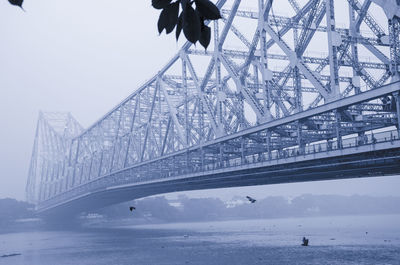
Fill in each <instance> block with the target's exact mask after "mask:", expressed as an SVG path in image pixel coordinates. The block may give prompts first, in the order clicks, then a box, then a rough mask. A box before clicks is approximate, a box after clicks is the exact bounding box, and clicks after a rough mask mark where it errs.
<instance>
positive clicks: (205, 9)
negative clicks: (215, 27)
mask: <svg viewBox="0 0 400 265" xmlns="http://www.w3.org/2000/svg"><path fill="white" fill-rule="evenodd" d="M194 2H195V3H196V9H197V10H198V11H199V12H200V14H202V15H203V16H204V17H205V18H206V19H211V20H216V19H220V18H221V14H220V12H219V9H218V7H216V6H215V5H214V4H213V3H212V2H210V1H209V0H194Z"/></svg>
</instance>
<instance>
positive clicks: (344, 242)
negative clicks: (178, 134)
mask: <svg viewBox="0 0 400 265" xmlns="http://www.w3.org/2000/svg"><path fill="white" fill-rule="evenodd" d="M303 236H305V237H307V238H309V240H310V246H308V247H302V246H301V245H300V244H301V239H302V237H303ZM11 253H20V254H21V255H18V256H13V257H4V258H1V257H0V264H7V265H20V264H24V265H25V264H27V265H28V264H29V265H67V264H74V265H75V264H85V265H86V264H94V265H103V264H104V265H130V264H149V265H150V264H168V265H169V264H246V265H247V264H341V265H342V264H371V265H377V264H396V265H400V215H382V216H356V217H354V216H342V217H318V218H293V219H269V220H241V221H222V222H203V223H174V224H157V225H155V224H152V225H136V226H118V227H115V226H113V227H107V228H85V229H79V230H72V231H40V232H21V233H5V234H0V256H2V255H4V254H11Z"/></svg>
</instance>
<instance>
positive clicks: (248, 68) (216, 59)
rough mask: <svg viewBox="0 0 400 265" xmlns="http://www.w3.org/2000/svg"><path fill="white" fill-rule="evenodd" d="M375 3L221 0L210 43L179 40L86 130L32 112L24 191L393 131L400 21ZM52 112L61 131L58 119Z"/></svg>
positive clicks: (166, 172)
mask: <svg viewBox="0 0 400 265" xmlns="http://www.w3.org/2000/svg"><path fill="white" fill-rule="evenodd" d="M225 2H227V3H226V4H225ZM243 2H247V1H243ZM336 2H342V3H345V4H346V6H347V7H348V25H349V26H348V27H341V26H339V25H338V24H337V23H336V22H335V21H336V17H337V14H335V12H336V13H337V11H338V9H337V8H335V7H334V5H335V3H336ZM373 2H375V3H374V4H371V0H364V1H361V2H360V1H358V0H347V1H345V0H335V1H334V0H309V1H307V2H306V3H305V4H304V5H300V3H297V1H296V0H289V1H288V3H287V5H290V6H291V7H292V8H293V12H292V13H293V16H281V15H278V14H279V8H280V6H284V4H283V2H281V1H275V2H272V1H271V0H258V2H255V3H256V5H255V8H256V9H258V10H248V9H247V10H246V9H243V8H241V4H242V3H241V1H240V0H233V1H219V2H218V3H217V5H218V6H219V7H221V10H222V14H223V19H222V20H221V21H218V22H215V23H214V25H213V26H214V31H213V32H214V34H213V42H214V44H213V45H210V47H213V50H212V51H210V50H208V51H204V50H202V49H200V48H199V47H197V48H195V47H194V46H192V45H190V44H189V43H186V44H185V45H184V46H183V47H182V49H181V50H180V52H179V53H178V54H177V55H175V56H174V57H173V58H172V60H171V61H170V62H169V63H168V64H167V65H166V66H165V67H164V68H162V69H161V70H160V71H159V72H158V74H157V75H156V76H154V77H153V78H151V79H150V80H149V81H147V82H146V83H145V84H144V85H143V86H141V87H140V88H139V89H137V90H136V92H134V93H133V94H132V95H131V96H129V97H128V98H127V99H125V100H124V101H123V102H122V103H120V104H119V105H118V106H116V107H115V108H114V109H113V110H111V111H110V112H109V113H107V114H106V115H105V116H104V117H103V118H101V119H100V120H99V121H98V122H96V123H95V124H93V125H92V126H91V127H90V128H88V129H86V130H84V131H81V128H80V126H79V125H78V124H77V123H76V122H75V121H74V120H73V119H72V118H71V116H70V115H67V116H65V115H64V116H62V115H61V118H60V116H58V115H59V114H57V115H56V114H54V115H55V116H54V117H53V116H50V115H48V114H45V113H42V114H41V115H40V117H39V121H38V127H37V131H36V137H35V144H34V150H33V155H32V160H31V167H30V170H29V178H28V184H27V196H28V200H29V201H31V202H35V203H38V202H39V203H40V202H43V203H44V202H46V201H47V202H49V201H51V200H52V198H57V197H60V196H61V195H62V196H64V197H63V198H64V199H66V198H68V196H70V197H71V196H72V194H74V195H76V194H77V190H78V191H79V192H81V193H82V192H84V191H85V190H86V191H87V189H90V188H93V187H94V186H93V185H94V184H93V183H102V185H103V186H106V185H107V183H108V182H109V183H115V180H116V179H118V178H120V179H131V180H132V181H133V179H134V181H146V180H150V179H154V178H162V177H170V176H177V175H179V174H184V173H188V172H196V171H201V170H207V169H209V168H215V167H222V166H225V167H226V166H229V165H231V164H232V163H241V164H243V163H249V161H253V162H257V161H264V160H268V159H274V158H275V159H276V158H280V157H284V156H285V155H290V154H292V155H301V154H304V153H306V152H310V150H313V151H314V152H318V151H327V150H328V149H329V148H336V149H338V148H339V149H340V148H344V147H345V146H346V143H347V142H348V141H349V140H347V142H346V141H345V140H343V139H344V138H346V137H347V138H349V137H351V136H354V135H355V136H356V137H361V136H363V135H365V133H366V132H367V131H369V132H370V133H371V132H372V130H376V129H381V130H387V131H390V130H394V129H393V128H395V127H393V126H397V127H398V126H399V119H398V117H399V107H398V106H399V103H398V98H399V97H398V91H399V90H400V85H399V83H398V82H397V81H398V76H399V70H400V68H399V65H400V41H399V32H400V22H399V18H398V17H397V16H396V11H394V13H393V12H392V13H393V14H392V15H391V16H389V15H388V17H387V18H385V19H380V20H381V21H384V22H386V23H387V24H385V25H384V26H381V25H379V23H378V22H377V21H376V20H375V19H374V18H373V16H372V15H370V12H372V11H374V12H375V11H377V10H378V11H379V9H380V8H381V7H380V6H379V5H382V6H383V4H380V3H379V1H373ZM224 4H225V6H228V5H229V6H230V7H229V8H225V7H224ZM243 4H248V3H243ZM385 8H386V9H387V7H386V6H385V7H384V8H383V9H384V11H385V12H386V11H387V10H386V9H385ZM395 8H398V6H397V3H395V2H393V9H394V10H398V9H395ZM272 11H275V14H274V13H273V12H272ZM341 13H342V15H341V16H343V13H345V12H341ZM386 14H387V12H386ZM232 47H235V48H232ZM318 54H319V55H318ZM324 54H325V55H324ZM366 56H369V57H370V58H369V59H366ZM346 70H347V71H346ZM396 106H397V107H396ZM58 118H59V119H60V120H62V121H63V124H64V125H66V126H65V128H66V130H68V133H67V134H66V133H65V132H64V134H62V133H61V134H60V131H57V130H56V129H55V128H54V126H53V124H54V122H53V121H54V120H55V119H58ZM397 129H398V128H397ZM78 133H79V135H77V134H78ZM368 137H369V142H370V143H371V141H372V137H373V134H369V136H368ZM391 137H392V138H395V137H398V134H397V132H396V131H395V133H394V134H393V133H391ZM349 139H350V138H349ZM351 139H353V138H351ZM351 141H353V140H351ZM356 141H357V140H356ZM332 143H333V146H334V147H333V146H332ZM317 144H319V149H320V150H318V147H316V146H318V145H317ZM321 144H323V146H324V147H323V148H325V149H324V150H321ZM347 146H348V143H347ZM316 148H317V150H316ZM92 184H93V185H92ZM90 185H92V186H90ZM72 191H73V192H72ZM79 192H78V193H79ZM68 194H70V195H68Z"/></svg>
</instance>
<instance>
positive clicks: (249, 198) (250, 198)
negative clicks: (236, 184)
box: [246, 196, 257, 203]
mask: <svg viewBox="0 0 400 265" xmlns="http://www.w3.org/2000/svg"><path fill="white" fill-rule="evenodd" d="M246 198H247V199H248V200H249V201H250V202H251V203H255V202H256V201H257V200H255V199H253V198H252V197H250V196H246Z"/></svg>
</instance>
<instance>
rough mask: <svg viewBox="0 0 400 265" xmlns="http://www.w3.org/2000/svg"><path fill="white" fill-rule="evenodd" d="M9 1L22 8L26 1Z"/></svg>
mask: <svg viewBox="0 0 400 265" xmlns="http://www.w3.org/2000/svg"><path fill="white" fill-rule="evenodd" d="M8 2H10V4H12V5H14V6H19V7H20V8H22V3H23V2H24V0H8ZM22 10H23V8H22Z"/></svg>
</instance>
